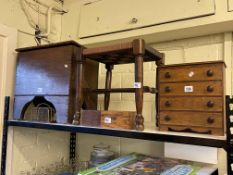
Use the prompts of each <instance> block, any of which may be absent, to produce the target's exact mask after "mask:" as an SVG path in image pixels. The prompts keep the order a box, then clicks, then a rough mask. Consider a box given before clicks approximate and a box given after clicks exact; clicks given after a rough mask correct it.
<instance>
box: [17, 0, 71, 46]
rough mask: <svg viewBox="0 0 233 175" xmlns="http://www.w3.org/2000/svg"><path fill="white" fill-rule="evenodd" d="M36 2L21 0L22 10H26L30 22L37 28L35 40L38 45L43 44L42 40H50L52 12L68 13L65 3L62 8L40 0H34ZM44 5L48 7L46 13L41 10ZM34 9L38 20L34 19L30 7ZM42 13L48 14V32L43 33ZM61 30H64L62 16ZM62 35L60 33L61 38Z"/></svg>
mask: <svg viewBox="0 0 233 175" xmlns="http://www.w3.org/2000/svg"><path fill="white" fill-rule="evenodd" d="M32 1H34V2H35V3H36V4H35V3H32V2H29V1H28V0H20V5H21V7H22V10H23V12H24V14H25V15H26V17H27V20H28V23H29V25H30V26H31V27H32V28H33V29H34V30H35V35H34V36H35V41H36V43H37V45H40V44H41V40H44V41H46V42H50V41H49V39H48V35H49V34H50V27H51V26H50V25H51V15H52V13H55V14H64V13H67V11H65V10H63V4H62V8H60V7H57V6H55V5H52V6H48V5H46V4H44V3H43V2H41V1H40V0H32ZM41 6H43V7H45V8H48V12H47V13H44V12H42V11H41V10H40V7H41ZM28 8H30V9H31V10H33V11H34V12H36V13H37V22H35V20H33V17H32V15H31V14H30V12H29V9H28ZM40 15H44V16H46V15H47V30H46V32H44V33H42V32H41V27H40V20H39V19H40ZM60 27H61V32H62V17H61V26H60ZM61 36H62V34H60V38H59V39H60V40H61Z"/></svg>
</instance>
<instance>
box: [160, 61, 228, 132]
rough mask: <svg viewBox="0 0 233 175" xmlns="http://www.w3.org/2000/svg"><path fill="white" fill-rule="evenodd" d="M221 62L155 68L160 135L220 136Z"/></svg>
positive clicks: (221, 103)
mask: <svg viewBox="0 0 233 175" xmlns="http://www.w3.org/2000/svg"><path fill="white" fill-rule="evenodd" d="M224 69H225V64H224V62H222V61H213V62H201V63H188V64H177V65H166V66H161V67H159V68H158V88H159V97H158V116H157V119H158V121H159V128H160V130H163V131H177V132H193V133H202V134H213V135H224Z"/></svg>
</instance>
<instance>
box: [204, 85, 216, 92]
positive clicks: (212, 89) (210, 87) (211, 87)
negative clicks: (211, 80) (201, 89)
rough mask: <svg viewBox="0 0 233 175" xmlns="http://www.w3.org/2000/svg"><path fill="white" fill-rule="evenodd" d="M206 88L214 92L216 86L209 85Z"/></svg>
mask: <svg viewBox="0 0 233 175" xmlns="http://www.w3.org/2000/svg"><path fill="white" fill-rule="evenodd" d="M206 90H207V91H208V92H213V91H214V87H213V86H207V88H206Z"/></svg>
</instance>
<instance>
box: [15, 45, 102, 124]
mask: <svg viewBox="0 0 233 175" xmlns="http://www.w3.org/2000/svg"><path fill="white" fill-rule="evenodd" d="M82 49H83V47H82V46H81V45H79V44H78V43H76V42H74V41H65V42H60V43H53V44H48V45H41V46H33V47H26V48H19V49H17V50H16V51H17V52H18V62H17V67H16V84H15V102H14V114H13V116H14V119H23V120H38V121H50V122H58V123H72V122H73V117H74V116H75V115H76V113H79V111H80V108H81V107H83V108H85V109H96V108H97V95H96V94H90V93H86V90H87V89H89V88H91V89H93V88H97V86H98V69H99V63H98V62H96V61H93V60H88V59H84V58H82ZM85 77H88V78H85Z"/></svg>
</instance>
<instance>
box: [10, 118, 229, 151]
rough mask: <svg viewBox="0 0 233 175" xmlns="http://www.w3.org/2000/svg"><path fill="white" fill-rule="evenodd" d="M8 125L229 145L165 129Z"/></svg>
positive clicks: (220, 138) (221, 139)
mask: <svg viewBox="0 0 233 175" xmlns="http://www.w3.org/2000/svg"><path fill="white" fill-rule="evenodd" d="M7 125H8V126H17V127H25V128H38V129H49V130H57V131H67V132H76V133H87V134H98V135H106V136H115V137H124V138H133V139H142V140H151V141H161V142H164V141H165V142H173V143H182V144H192V145H200V146H209V147H218V148H226V146H227V145H226V143H227V142H226V137H225V136H212V135H203V134H191V133H190V134H189V133H176V132H163V131H158V130H156V129H145V131H136V130H117V129H106V128H96V127H88V126H77V125H71V124H57V123H42V122H29V121H18V120H8V121H7Z"/></svg>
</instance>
